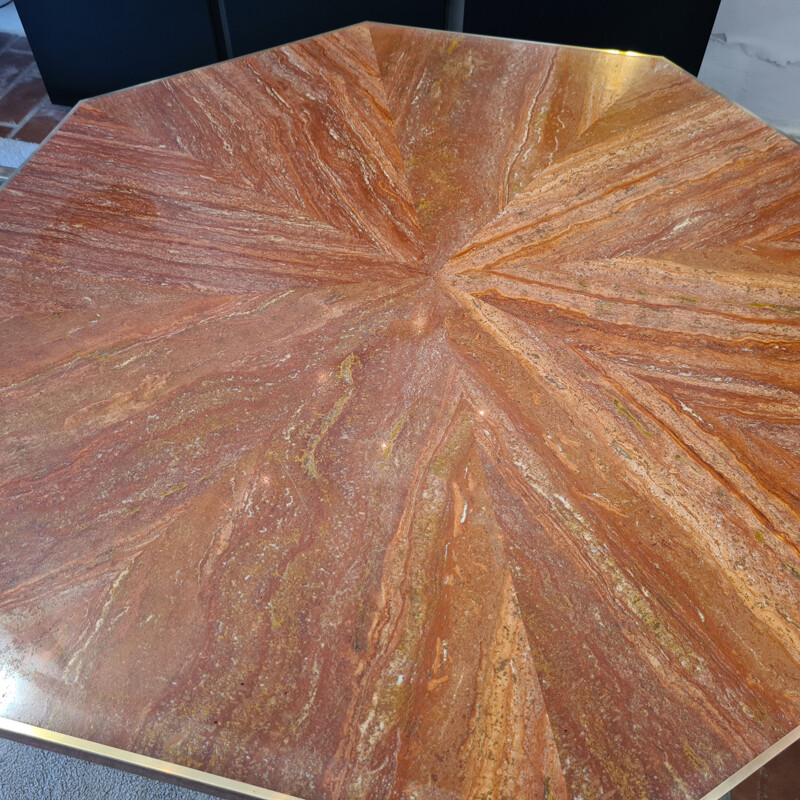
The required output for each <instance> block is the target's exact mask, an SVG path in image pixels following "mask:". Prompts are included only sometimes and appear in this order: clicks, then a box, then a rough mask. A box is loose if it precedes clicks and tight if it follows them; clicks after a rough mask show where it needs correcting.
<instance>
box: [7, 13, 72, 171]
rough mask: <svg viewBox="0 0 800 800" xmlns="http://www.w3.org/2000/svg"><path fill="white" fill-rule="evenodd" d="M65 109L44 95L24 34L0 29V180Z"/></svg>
mask: <svg viewBox="0 0 800 800" xmlns="http://www.w3.org/2000/svg"><path fill="white" fill-rule="evenodd" d="M3 10H5V9H3ZM68 112H69V108H68V107H66V106H56V105H53V104H52V103H51V102H50V100H49V99H48V97H47V91H46V89H45V88H44V83H42V76H41V75H40V74H39V70H38V68H37V66H36V62H35V61H34V60H33V54H32V53H31V49H30V47H29V46H28V40H27V39H26V38H25V36H20V35H19V34H16V33H9V32H7V31H6V32H3V31H0V184H2V183H3V182H4V181H5V180H6V179H7V178H8V177H9V176H10V175H13V171H14V170H16V169H17V168H18V167H19V166H21V164H22V163H23V162H24V161H25V159H26V158H28V156H30V154H31V153H32V152H33V151H34V150H36V148H37V146H38V145H39V143H40V142H41V141H42V140H43V139H44V138H45V137H46V136H47V135H48V134H49V133H50V131H52V130H53V128H55V126H56V125H57V124H58V123H59V122H60V121H61V120H62V119H63V118H64V117H65V116H66V114H67V113H68Z"/></svg>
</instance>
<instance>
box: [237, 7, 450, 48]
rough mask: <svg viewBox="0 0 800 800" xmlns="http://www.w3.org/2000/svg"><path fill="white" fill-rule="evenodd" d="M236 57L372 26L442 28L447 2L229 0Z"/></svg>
mask: <svg viewBox="0 0 800 800" xmlns="http://www.w3.org/2000/svg"><path fill="white" fill-rule="evenodd" d="M224 7H225V11H226V16H227V20H228V30H229V32H230V41H231V47H232V50H233V55H236V56H239V55H244V54H245V53H252V52H254V51H256V50H264V49H265V48H267V47H273V46H274V45H277V44H285V43H287V42H293V41H295V40H296V39H303V38H305V37H306V36H314V35H315V34H318V33H325V32H326V31H331V30H335V29H336V28H342V27H344V26H345V25H353V24H355V23H357V22H364V21H365V20H369V21H371V22H393V23H396V24H398V25H416V26H418V27H421V28H442V27H444V15H445V2H444V0H433V1H432V2H425V0H382V2H380V3H374V2H367V0H341V1H340V2H336V3H332V2H330V0H290V2H277V3H276V2H274V1H273V0H225V4H224Z"/></svg>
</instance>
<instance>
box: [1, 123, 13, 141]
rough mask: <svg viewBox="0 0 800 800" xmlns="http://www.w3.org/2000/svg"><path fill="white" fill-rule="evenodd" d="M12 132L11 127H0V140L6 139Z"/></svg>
mask: <svg viewBox="0 0 800 800" xmlns="http://www.w3.org/2000/svg"><path fill="white" fill-rule="evenodd" d="M13 130H14V128H13V127H10V126H8V125H0V139H6V138H8V136H9V134H10V133H11V132H12V131H13Z"/></svg>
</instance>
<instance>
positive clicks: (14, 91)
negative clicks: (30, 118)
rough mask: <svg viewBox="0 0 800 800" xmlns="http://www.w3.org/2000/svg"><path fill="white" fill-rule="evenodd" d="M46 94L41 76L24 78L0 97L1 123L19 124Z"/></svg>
mask: <svg viewBox="0 0 800 800" xmlns="http://www.w3.org/2000/svg"><path fill="white" fill-rule="evenodd" d="M46 96H47V92H46V91H45V88H44V84H43V83H42V81H41V80H40V79H39V78H37V77H33V76H31V77H28V78H24V79H23V80H21V81H19V82H18V83H16V84H15V85H14V86H12V88H11V89H9V90H8V92H6V94H5V95H4V96H3V97H2V98H0V123H3V124H8V123H13V124H14V125H19V123H20V122H22V120H23V119H25V117H26V116H27V114H28V113H29V112H30V111H31V110H33V109H34V108H36V106H37V105H39V103H40V102H41V101H42V100H43V99H44V98H45V97H46Z"/></svg>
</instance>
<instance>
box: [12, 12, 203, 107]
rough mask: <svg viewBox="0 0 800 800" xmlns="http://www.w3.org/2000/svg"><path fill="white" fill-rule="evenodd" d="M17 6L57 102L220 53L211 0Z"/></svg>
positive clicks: (167, 71)
mask: <svg viewBox="0 0 800 800" xmlns="http://www.w3.org/2000/svg"><path fill="white" fill-rule="evenodd" d="M16 7H17V11H18V12H19V16H20V19H21V20H22V24H23V26H24V27H25V32H26V33H27V34H28V39H29V41H30V44H31V49H32V50H33V53H34V56H35V57H36V62H37V63H38V65H39V70H40V71H41V73H42V78H43V79H44V83H45V86H46V87H47V91H48V92H49V94H50V99H51V100H52V101H53V102H54V103H61V104H64V105H71V104H72V103H74V102H76V101H77V100H80V99H81V98H83V97H91V96H92V95H96V94H101V93H103V92H109V91H112V90H114V89H120V88H122V87H125V86H132V85H133V84H136V83H142V82H144V81H148V80H152V79H154V78H161V77H164V76H165V75H171V74H173V73H176V72H183V71H184V70H187V69H192V68H194V67H200V66H203V65H204V64H209V63H211V62H213V61H216V60H217V59H218V57H219V54H218V49H217V40H216V39H215V32H214V28H213V26H212V21H211V15H210V13H209V6H208V4H207V3H206V1H205V0H124V1H121V2H116V1H114V2H109V0H16Z"/></svg>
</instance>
